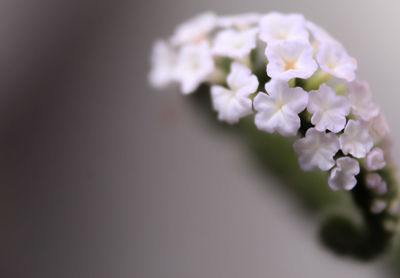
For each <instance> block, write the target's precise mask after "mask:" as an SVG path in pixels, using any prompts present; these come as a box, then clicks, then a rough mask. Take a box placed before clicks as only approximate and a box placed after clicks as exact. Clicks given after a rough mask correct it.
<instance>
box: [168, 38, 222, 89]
mask: <svg viewBox="0 0 400 278" xmlns="http://www.w3.org/2000/svg"><path fill="white" fill-rule="evenodd" d="M213 70H214V60H213V58H212V55H211V50H210V47H209V45H208V43H207V42H205V41H204V42H202V43H200V44H198V45H186V46H183V47H182V49H181V51H180V53H179V56H178V63H177V66H176V72H175V75H176V78H177V80H178V81H179V82H180V83H181V90H182V93H184V94H189V93H192V92H193V91H194V90H196V89H197V87H198V86H199V85H200V83H202V82H204V81H205V80H206V79H207V77H208V76H209V75H210V74H211V73H212V72H213Z"/></svg>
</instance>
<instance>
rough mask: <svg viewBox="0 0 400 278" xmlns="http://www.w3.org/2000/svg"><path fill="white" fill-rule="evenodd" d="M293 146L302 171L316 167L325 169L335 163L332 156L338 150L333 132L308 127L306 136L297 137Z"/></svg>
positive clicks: (336, 138) (337, 141)
mask: <svg viewBox="0 0 400 278" xmlns="http://www.w3.org/2000/svg"><path fill="white" fill-rule="evenodd" d="M293 147H294V150H295V151H296V153H298V154H299V156H300V157H299V163H300V167H301V168H302V169H303V171H312V170H314V169H315V168H316V167H318V168H320V169H321V170H323V171H327V170H329V169H331V168H332V167H333V166H334V165H335V160H334V159H333V156H334V155H335V154H336V153H337V151H338V150H339V139H338V137H337V136H336V135H335V134H334V133H325V132H319V131H318V130H316V129H315V128H309V129H308V130H307V132H306V136H305V137H304V138H301V139H298V140H297V141H296V142H295V143H294V145H293Z"/></svg>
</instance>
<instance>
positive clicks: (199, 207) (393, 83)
mask: <svg viewBox="0 0 400 278" xmlns="http://www.w3.org/2000/svg"><path fill="white" fill-rule="evenodd" d="M206 10H214V11H216V12H218V13H220V14H229V13H241V12H247V11H254V12H268V11H272V10H277V11H282V12H300V13H303V14H304V15H305V16H306V17H307V18H308V19H311V20H313V21H315V22H316V23H318V24H320V25H322V26H323V27H325V28H326V29H327V30H329V31H330V32H331V33H332V34H333V35H334V36H335V37H337V38H338V39H339V40H340V41H341V42H342V43H343V44H344V45H345V46H346V48H347V49H348V52H349V53H350V54H351V55H353V56H355V57H356V58H357V60H358V64H359V70H358V76H359V77H360V78H361V79H365V80H368V81H369V83H370V85H371V87H372V89H373V91H374V97H375V100H376V101H377V102H378V103H379V104H380V105H381V107H382V109H383V110H384V111H385V113H386V116H387V118H388V121H389V123H390V124H391V129H392V132H393V138H394V141H395V143H397V142H398V141H399V138H400V126H399V124H398V119H399V116H400V112H399V111H400V110H399V103H400V94H399V92H398V91H399V77H398V75H399V72H400V71H399V65H400V51H399V49H400V33H399V30H398V26H400V17H399V16H398V11H399V10H400V2H398V1H395V0H382V1H365V0H357V1H356V0H352V1H349V0H336V1H321V0H297V1H285V0H280V1H270V0H262V1H261V0H246V1H240V0H232V1H228V0H202V1H195V0H146V1H139V0H130V1H129V0H113V1H102V0H97V1H85V0H81V1H71V0H51V1H50V0H2V1H1V2H0V38H1V39H0V92H1V93H0V98H1V99H0V135H1V136H0V177H1V187H0V221H1V222H0V277H6V278H14V277H15V278H25V277H27V278H28V277H29V278H36V277H37V278H47V277H48V278H50V277H57V278H75V277H76V278H86V277H96V278H159V277H162V278H187V277H191V278H197V277H199V278H200V277H201V278H213V277H229V278H243V277H251V278H257V277H298V278H301V277H307V278H309V277H326V278H328V277H352V278H356V277H363V278H368V277H384V275H387V276H388V275H392V276H393V275H394V274H391V266H389V264H388V263H387V261H386V260H385V259H380V260H377V261H374V262H368V263H365V262H359V261H357V260H354V259H350V258H346V257H338V256H336V255H335V254H333V253H332V252H330V251H329V250H327V249H325V248H324V247H322V246H321V245H320V243H319V241H318V239H317V232H318V219H316V218H315V217H310V216H309V215H307V214H304V213H302V209H301V205H300V204H299V202H298V200H297V198H296V196H294V195H291V194H288V192H286V191H284V190H281V184H280V183H281V181H280V180H279V179H277V178H274V177H273V176H269V175H268V172H267V174H266V173H260V171H259V169H255V167H252V166H253V164H252V163H251V161H250V159H249V158H248V156H247V152H246V149H245V146H244V144H243V142H241V140H239V139H237V138H235V137H232V136H231V134H230V133H224V132H216V130H215V129H213V128H211V127H210V126H209V123H208V122H207V121H205V120H204V118H203V117H202V115H201V113H198V111H195V110H193V109H192V106H191V105H188V103H187V101H186V99H185V98H184V97H183V96H180V95H179V94H178V93H177V90H176V88H170V89H169V90H166V91H160V92H158V91H155V90H153V89H151V88H150V87H149V86H148V84H147V74H148V71H149V55H150V49H151V45H152V43H153V42H154V40H155V39H156V38H159V37H164V38H165V37H167V36H169V35H170V34H171V33H172V31H173V28H174V27H175V26H176V25H177V24H178V23H180V22H182V21H183V20H185V19H187V18H189V17H192V16H193V15H195V14H197V13H199V12H202V11H206ZM397 145H398V144H397ZM396 155H397V156H398V157H400V152H399V148H398V146H397V148H396ZM266 171H267V170H266ZM321 186H323V185H321Z"/></svg>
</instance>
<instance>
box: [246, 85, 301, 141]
mask: <svg viewBox="0 0 400 278" xmlns="http://www.w3.org/2000/svg"><path fill="white" fill-rule="evenodd" d="M265 88H266V90H267V92H268V94H265V93H262V92H259V93H258V95H257V96H256V97H255V98H254V108H255V109H256V110H257V111H258V113H257V114H256V116H255V124H256V126H257V127H258V128H259V129H260V130H264V131H266V132H269V133H273V132H274V131H278V132H279V133H280V134H281V135H283V136H294V135H296V134H297V131H298V130H299V128H300V117H299V115H298V114H299V113H300V112H301V111H303V110H304V109H305V108H306V106H307V102H308V94H307V92H305V91H304V90H303V89H302V88H300V87H296V88H290V87H289V85H288V83H287V82H283V81H280V80H277V81H270V82H268V83H267V84H266V85H265Z"/></svg>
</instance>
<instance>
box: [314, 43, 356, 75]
mask: <svg viewBox="0 0 400 278" xmlns="http://www.w3.org/2000/svg"><path fill="white" fill-rule="evenodd" d="M317 61H318V63H319V65H320V66H321V68H322V70H323V71H325V72H327V73H329V74H332V75H333V76H335V77H338V78H342V79H345V80H346V81H353V80H354V78H355V73H354V72H355V70H356V69H357V61H356V60H355V59H354V58H352V57H350V56H349V55H348V54H347V52H346V50H345V49H344V48H343V46H342V45H341V44H339V43H337V42H325V43H321V44H320V45H319V46H318V53H317Z"/></svg>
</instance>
